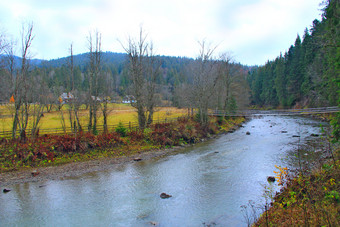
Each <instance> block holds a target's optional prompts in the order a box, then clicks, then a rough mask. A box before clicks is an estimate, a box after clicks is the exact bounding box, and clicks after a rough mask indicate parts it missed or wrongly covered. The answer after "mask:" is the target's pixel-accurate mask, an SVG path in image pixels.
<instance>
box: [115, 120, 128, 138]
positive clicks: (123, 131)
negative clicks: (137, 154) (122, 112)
mask: <svg viewBox="0 0 340 227" xmlns="http://www.w3.org/2000/svg"><path fill="white" fill-rule="evenodd" d="M126 131H127V128H125V126H124V125H123V123H122V122H121V121H120V122H119V124H118V126H117V128H116V132H117V133H119V134H120V135H121V136H122V137H125V136H126Z"/></svg>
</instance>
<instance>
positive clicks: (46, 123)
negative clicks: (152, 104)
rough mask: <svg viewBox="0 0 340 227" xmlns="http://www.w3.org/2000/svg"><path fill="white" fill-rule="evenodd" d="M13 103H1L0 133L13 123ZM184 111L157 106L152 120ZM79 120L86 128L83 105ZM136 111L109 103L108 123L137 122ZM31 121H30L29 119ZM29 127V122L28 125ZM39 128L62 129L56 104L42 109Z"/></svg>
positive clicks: (66, 117)
mask: <svg viewBox="0 0 340 227" xmlns="http://www.w3.org/2000/svg"><path fill="white" fill-rule="evenodd" d="M68 108H69V107H68V105H63V107H62V112H63V115H64V118H65V124H66V128H69V127H70V122H69V120H68V119H69V113H68ZM13 112H14V111H13V105H11V104H8V105H1V106H0V133H5V132H6V131H10V130H11V128H12V124H13ZM185 113H186V110H185V109H178V108H175V107H159V108H156V112H155V113H154V121H164V119H172V118H176V117H179V116H182V115H184V114H185ZM79 116H80V122H81V125H82V127H84V128H86V126H87V124H88V119H89V115H88V110H86V107H85V106H82V107H81V110H80V111H79ZM98 116H99V117H98V123H97V124H98V125H99V127H101V126H102V125H103V117H102V114H101V110H100V109H99V111H98ZM137 121H138V120H137V112H136V109H135V108H133V107H132V106H131V105H129V104H114V103H112V104H109V116H108V125H109V126H114V125H117V124H118V123H119V122H122V123H129V122H131V123H132V124H136V123H137ZM30 122H31V121H30ZM28 128H30V123H29V127H28ZM39 128H40V130H41V131H44V130H51V132H53V130H55V131H59V130H62V125H61V113H60V111H57V106H55V107H54V108H53V109H52V111H51V112H50V113H48V112H47V111H46V109H45V110H44V117H42V119H41V121H40V123H39Z"/></svg>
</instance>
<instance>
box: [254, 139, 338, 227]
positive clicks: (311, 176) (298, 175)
mask: <svg viewBox="0 0 340 227" xmlns="http://www.w3.org/2000/svg"><path fill="white" fill-rule="evenodd" d="M323 147H324V149H325V151H326V152H325V153H327V155H326V156H324V157H323V158H322V159H321V160H317V161H314V162H313V163H311V164H312V166H309V168H306V167H305V168H302V169H297V170H295V171H293V170H291V171H290V172H289V171H287V170H284V169H279V171H278V172H277V179H278V181H279V184H281V185H282V186H283V188H282V189H281V190H280V192H279V193H277V194H276V195H275V196H274V197H273V198H272V199H271V200H272V202H271V203H270V204H267V206H266V207H265V209H264V213H263V214H262V215H261V217H260V218H259V220H258V221H256V222H255V223H254V224H253V225H254V226H340V216H339V214H340V182H339V179H340V148H339V146H334V147H332V146H331V144H330V143H329V141H328V143H324V145H323ZM332 148H333V150H332V151H330V150H329V149H332Z"/></svg>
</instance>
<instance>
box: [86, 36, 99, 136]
mask: <svg viewBox="0 0 340 227" xmlns="http://www.w3.org/2000/svg"><path fill="white" fill-rule="evenodd" d="M94 35H95V38H94V40H93V37H92V34H91V33H90V34H89V36H88V44H89V68H88V80H89V91H88V102H89V104H90V105H89V106H90V108H89V123H88V130H89V131H92V132H93V133H94V134H96V133H97V114H98V107H99V86H98V84H99V77H100V74H101V73H102V65H101V64H102V50H101V34H100V33H99V32H98V31H96V32H95V34H94Z"/></svg>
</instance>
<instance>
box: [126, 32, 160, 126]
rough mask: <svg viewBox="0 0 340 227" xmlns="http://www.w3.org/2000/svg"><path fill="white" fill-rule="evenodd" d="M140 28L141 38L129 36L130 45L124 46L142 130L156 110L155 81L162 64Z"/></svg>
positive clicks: (134, 105) (135, 105)
mask: <svg viewBox="0 0 340 227" xmlns="http://www.w3.org/2000/svg"><path fill="white" fill-rule="evenodd" d="M143 32H144V31H143V28H140V32H139V39H138V40H137V41H136V40H133V39H131V38H129V40H128V45H127V46H125V47H124V46H123V48H124V49H125V51H126V53H127V55H128V60H129V77H130V79H131V82H132V84H131V92H132V94H133V96H134V98H135V102H132V103H131V104H132V106H133V107H135V108H136V109H137V114H138V124H139V128H140V129H141V130H144V128H145V127H148V126H149V125H150V124H151V123H152V120H153V113H154V111H155V91H156V90H155V84H156V83H155V82H156V79H157V76H158V74H159V67H160V64H159V63H158V62H157V61H156V59H155V56H154V53H153V44H152V43H151V42H148V41H147V36H146V35H144V33H143Z"/></svg>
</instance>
